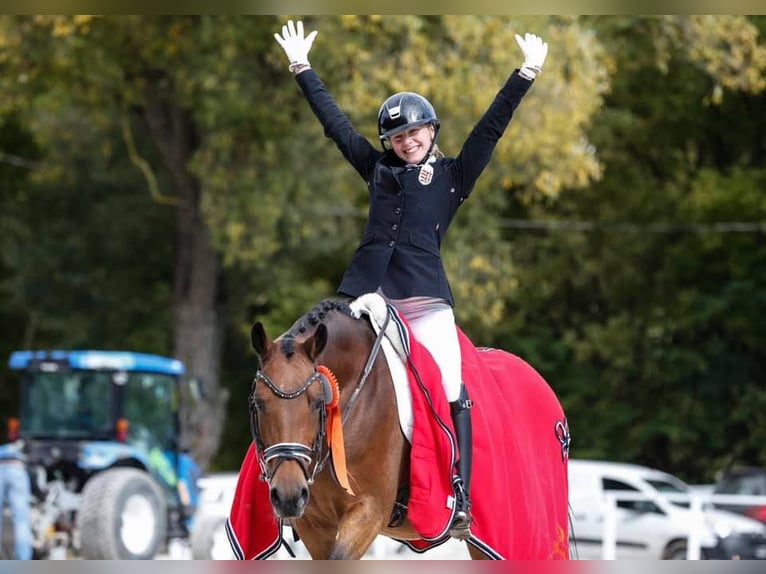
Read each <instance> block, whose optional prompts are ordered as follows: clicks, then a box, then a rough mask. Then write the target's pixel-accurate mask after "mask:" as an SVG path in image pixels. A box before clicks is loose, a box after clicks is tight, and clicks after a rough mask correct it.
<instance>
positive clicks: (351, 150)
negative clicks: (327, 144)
mask: <svg viewBox="0 0 766 574" xmlns="http://www.w3.org/2000/svg"><path fill="white" fill-rule="evenodd" d="M316 36H317V32H316V30H315V31H313V32H311V33H310V34H309V35H308V36H304V32H303V22H301V21H298V23H297V24H294V23H293V21H292V20H289V21H288V22H287V24H285V25H284V26H282V35H281V36H280V35H279V34H274V38H276V40H277V42H278V43H279V45H280V46H282V49H283V50H284V51H285V54H286V55H287V58H288V60H289V61H290V65H289V70H290V71H291V72H292V73H293V74H295V79H296V81H297V82H298V85H299V86H300V88H301V90H302V91H303V95H304V96H306V99H307V100H308V102H309V105H310V106H311V109H312V111H313V112H314V115H316V117H317V118H318V119H319V122H320V123H321V124H322V127H323V128H324V133H325V135H326V136H327V137H329V138H330V139H332V140H333V141H334V142H335V145H336V146H338V149H339V150H340V151H341V153H342V154H343V156H344V157H345V158H346V159H347V160H348V161H349V163H351V165H352V166H353V167H354V169H356V171H357V172H358V173H359V175H361V176H362V177H363V178H364V179H365V180H367V179H368V178H369V176H370V174H371V173H372V170H373V166H374V165H375V162H376V161H377V159H378V157H379V156H380V155H381V154H382V151H379V150H377V149H376V148H375V147H373V145H372V144H371V143H370V142H369V141H368V140H367V139H366V138H365V137H364V136H363V135H361V134H360V133H359V132H358V131H357V130H356V128H354V126H353V125H352V123H351V120H349V118H348V116H347V115H346V114H345V113H344V112H343V110H341V109H340V107H339V106H338V104H337V103H336V102H335V99H334V98H333V97H332V96H331V95H330V93H329V92H328V91H327V88H326V87H325V85H324V83H323V82H322V81H321V80H320V79H319V76H318V75H317V74H316V72H315V71H314V70H312V69H311V64H310V63H309V51H310V50H311V45H312V44H313V43H314V39H315V38H316Z"/></svg>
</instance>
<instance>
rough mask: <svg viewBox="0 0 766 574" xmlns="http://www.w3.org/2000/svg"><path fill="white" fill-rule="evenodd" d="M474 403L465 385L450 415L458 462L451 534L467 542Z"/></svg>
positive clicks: (469, 526)
mask: <svg viewBox="0 0 766 574" xmlns="http://www.w3.org/2000/svg"><path fill="white" fill-rule="evenodd" d="M472 406H473V403H472V402H471V401H470V399H469V398H468V391H467V390H466V388H465V385H463V386H461V387H460V398H459V399H458V400H457V401H454V402H452V403H450V414H451V415H452V423H453V424H454V426H455V434H456V435H457V447H458V457H459V458H458V461H457V476H456V477H455V478H454V480H453V484H454V487H455V518H454V520H453V521H452V525H451V526H450V531H449V534H450V536H452V537H453V538H457V539H459V540H465V539H467V538H470V536H471V500H470V497H469V493H470V487H471V454H472V451H473V446H472V442H471V441H472V432H471V412H470V408H471V407H472Z"/></svg>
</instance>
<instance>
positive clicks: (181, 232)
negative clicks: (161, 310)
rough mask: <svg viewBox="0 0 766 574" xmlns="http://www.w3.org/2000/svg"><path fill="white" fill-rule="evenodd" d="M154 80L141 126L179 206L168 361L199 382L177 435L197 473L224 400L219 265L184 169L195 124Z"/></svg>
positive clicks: (215, 441)
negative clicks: (199, 389)
mask: <svg viewBox="0 0 766 574" xmlns="http://www.w3.org/2000/svg"><path fill="white" fill-rule="evenodd" d="M156 80H157V78H151V79H150V81H148V82H147V83H146V84H145V92H144V93H145V96H146V102H147V104H146V108H145V109H144V110H143V119H144V121H145V122H146V124H147V126H148V127H149V131H150V132H151V134H152V136H153V139H154V142H155V143H156V145H157V147H158V149H159V151H160V154H161V155H162V159H163V161H164V163H165V166H166V167H167V169H168V172H169V174H170V176H171V180H172V182H173V193H172V195H173V196H175V197H176V198H177V199H178V207H177V218H176V223H177V245H176V262H175V274H174V289H173V317H174V325H173V353H174V356H175V357H176V358H177V359H179V360H181V361H183V363H184V364H185V365H186V378H187V380H191V379H197V380H198V381H199V382H200V383H201V384H202V388H203V389H204V392H203V394H202V396H201V397H194V396H193V394H192V393H190V392H188V389H187V388H186V386H184V390H183V392H182V403H181V431H182V433H183V437H184V441H183V442H184V446H186V447H187V448H188V449H189V450H190V451H191V452H192V454H193V455H194V457H195V460H196V461H197V463H198V464H199V465H200V467H201V468H202V469H203V471H204V470H205V469H206V468H207V467H208V465H209V463H210V461H211V459H212V458H213V456H215V454H216V452H217V451H218V447H219V444H220V440H221V434H222V431H223V419H224V413H225V405H226V400H227V398H228V397H227V396H226V394H225V393H224V392H222V390H221V388H220V381H219V373H220V369H221V357H222V348H223V319H222V312H221V309H222V305H221V303H220V300H219V299H220V293H219V281H220V273H219V272H220V260H219V256H218V254H217V253H216V251H215V249H214V248H213V245H212V243H211V237H210V230H209V229H208V226H207V223H206V222H205V221H204V217H203V215H202V213H201V195H202V192H201V186H200V183H199V181H198V180H197V179H196V178H195V177H194V176H193V175H192V174H191V173H190V172H189V170H188V168H187V166H188V164H189V161H190V159H191V157H192V155H193V152H194V150H195V149H196V147H197V145H198V142H197V139H198V138H197V133H196V129H195V125H194V123H193V120H192V118H191V116H190V115H189V114H187V113H186V112H185V111H184V110H182V109H180V108H178V106H176V105H174V104H173V102H172V101H169V100H170V99H171V97H165V98H163V95H162V88H161V87H160V84H159V83H157V81H156Z"/></svg>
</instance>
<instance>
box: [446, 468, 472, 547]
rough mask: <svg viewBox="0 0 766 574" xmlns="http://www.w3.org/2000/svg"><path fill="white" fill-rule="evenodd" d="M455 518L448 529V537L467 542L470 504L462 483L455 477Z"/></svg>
mask: <svg viewBox="0 0 766 574" xmlns="http://www.w3.org/2000/svg"><path fill="white" fill-rule="evenodd" d="M453 484H454V486H455V518H453V519H452V524H450V527H449V535H450V536H451V537H452V538H456V539H458V540H468V539H469V538H470V537H471V502H470V500H469V499H468V493H467V492H466V491H465V489H464V488H463V481H462V480H460V478H458V477H455V481H454V483H453Z"/></svg>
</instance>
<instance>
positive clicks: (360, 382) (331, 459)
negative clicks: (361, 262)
mask: <svg viewBox="0 0 766 574" xmlns="http://www.w3.org/2000/svg"><path fill="white" fill-rule="evenodd" d="M251 343H252V348H253V350H254V351H255V353H256V355H257V357H258V358H259V367H260V368H259V369H258V371H257V373H256V374H255V377H254V380H253V382H252V385H251V388H250V395H249V408H250V425H251V432H252V435H253V443H252V445H251V448H254V452H255V453H256V456H257V461H258V464H259V465H260V472H261V478H262V479H263V480H265V481H266V484H267V485H268V493H269V495H268V498H269V500H270V503H271V507H272V509H273V513H274V515H275V516H276V517H277V518H278V519H279V520H280V521H281V522H282V523H283V524H286V525H291V526H292V527H293V529H294V531H295V533H296V534H297V535H298V537H299V538H300V539H301V540H302V541H303V543H304V545H305V547H306V549H307V550H308V552H309V554H310V555H311V557H312V558H313V559H361V558H362V557H363V556H364V554H365V553H366V552H367V550H368V549H369V547H370V546H371V545H372V543H373V541H374V540H375V538H376V537H377V536H378V535H380V534H382V535H384V536H387V537H389V538H392V539H394V540H397V541H400V542H404V543H407V542H408V541H418V540H419V539H420V538H421V536H420V534H419V533H418V532H417V531H416V529H415V528H414V526H413V524H412V522H411V520H410V518H409V517H408V516H406V515H405V516H404V517H402V516H401V513H400V514H399V520H394V519H393V516H394V515H396V513H395V512H392V511H393V510H394V509H397V508H398V509H401V506H402V500H401V493H402V492H403V490H402V489H403V488H406V486H407V484H408V481H409V479H410V465H411V461H410V454H411V448H412V447H411V445H410V443H409V442H408V440H407V438H406V437H405V434H404V432H403V431H402V428H401V425H400V423H399V415H398V411H397V399H396V395H395V389H394V384H393V381H392V375H391V370H390V369H389V367H388V365H387V363H386V359H385V357H384V356H383V355H382V354H379V353H378V351H379V349H380V345H381V337H380V336H378V335H376V331H375V330H374V329H373V328H372V327H371V324H370V321H368V320H366V319H365V318H359V317H358V312H355V311H354V310H352V308H351V307H350V306H349V303H348V301H346V300H342V299H326V300H323V301H321V302H319V303H318V304H317V305H316V306H314V307H313V308H312V309H311V310H310V311H309V312H307V313H306V314H305V315H303V316H302V317H300V318H299V319H298V320H296V321H295V323H294V324H293V326H292V327H290V329H288V330H287V331H286V332H285V333H284V334H282V335H281V336H279V337H277V338H276V339H275V340H272V339H270V338H269V336H268V335H267V333H266V330H265V328H264V326H263V324H262V323H261V322H255V323H254V324H253V326H252V329H251ZM330 406H333V407H334V408H335V422H333V416H332V414H331V409H329V408H328V407H330ZM338 413H342V415H341V416H338ZM341 421H342V423H341ZM567 430H568V429H567ZM330 435H333V437H335V438H337V436H338V435H342V436H341V448H340V450H342V452H335V451H336V450H338V449H337V448H336V446H333V448H332V449H331V448H330V447H329V446H328V444H329V443H330V442H331V441H330V440H329V438H330ZM567 440H568V437H567ZM474 441H476V438H475V439H474ZM562 444H563V443H562ZM567 446H568V445H567ZM331 450H332V452H331ZM344 458H345V460H344ZM564 475H566V471H564ZM563 500H564V501H566V494H564V499H563ZM405 503H406V501H405ZM564 505H566V502H564ZM559 506H560V505H559ZM564 512H566V510H564ZM502 520H506V521H507V520H511V519H510V518H508V517H503V518H502ZM560 528H561V526H559V529H560ZM564 529H566V526H564ZM557 535H558V536H559V538H561V537H562V536H564V534H562V533H561V532H559V533H558V534H557ZM473 542H474V543H471V541H470V540H469V541H468V545H467V548H468V552H469V555H470V557H471V558H472V559H474V560H479V559H487V558H488V557H491V552H490V553H487V552H486V551H483V550H482V545H481V544H477V543H476V541H473ZM561 543H562V544H564V545H566V544H568V535H566V540H565V541H562V542H561ZM567 552H568V550H567ZM509 558H513V556H510V557H509Z"/></svg>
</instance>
